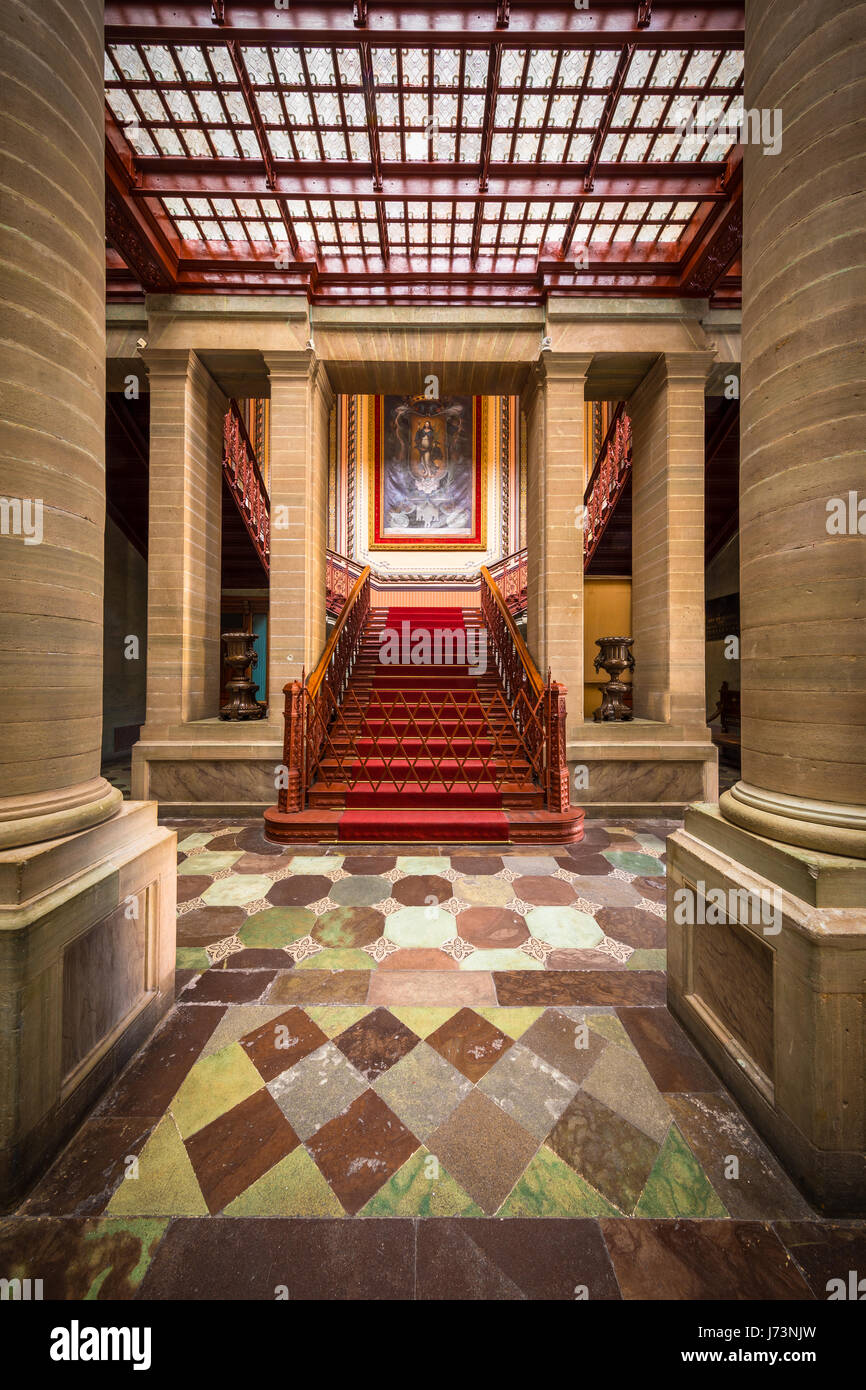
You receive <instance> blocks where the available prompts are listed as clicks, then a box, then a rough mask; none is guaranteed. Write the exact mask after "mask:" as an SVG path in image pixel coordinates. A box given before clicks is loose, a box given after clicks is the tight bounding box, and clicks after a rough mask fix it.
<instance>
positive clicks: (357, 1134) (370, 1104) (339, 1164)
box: [307, 1090, 418, 1216]
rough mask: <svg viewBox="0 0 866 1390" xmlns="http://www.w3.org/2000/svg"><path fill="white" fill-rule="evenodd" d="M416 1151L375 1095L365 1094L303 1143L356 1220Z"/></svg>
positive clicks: (406, 1132) (410, 1136)
mask: <svg viewBox="0 0 866 1390" xmlns="http://www.w3.org/2000/svg"><path fill="white" fill-rule="evenodd" d="M417 1148H418V1140H417V1138H416V1137H415V1135H414V1134H412V1132H411V1131H410V1130H408V1129H407V1128H406V1126H405V1125H404V1124H403V1123H402V1121H401V1120H398V1118H397V1116H396V1115H395V1114H394V1112H393V1111H392V1110H390V1109H389V1108H388V1106H387V1105H386V1104H385V1102H384V1101H383V1100H382V1099H381V1097H380V1096H378V1095H376V1093H375V1091H366V1090H365V1091H364V1093H363V1095H361V1096H359V1097H358V1098H357V1100H355V1101H353V1102H352V1104H351V1105H349V1106H348V1107H347V1108H346V1109H345V1110H343V1111H342V1113H341V1114H338V1115H336V1116H335V1118H334V1119H332V1120H330V1121H329V1122H328V1123H327V1124H325V1125H323V1126H322V1128H321V1129H319V1130H318V1131H317V1133H315V1134H314V1135H313V1136H312V1138H310V1139H308V1140H307V1149H308V1150H309V1152H310V1153H311V1154H312V1156H313V1158H314V1159H315V1161H316V1164H317V1165H318V1167H319V1169H320V1171H321V1172H322V1173H323V1174H324V1176H325V1177H326V1178H327V1180H328V1182H329V1183H330V1185H331V1187H332V1188H333V1190H334V1192H335V1193H336V1194H337V1197H338V1198H339V1200H340V1202H341V1203H342V1205H343V1206H344V1207H345V1209H346V1211H347V1212H349V1214H350V1215H352V1216H354V1215H355V1214H356V1213H357V1212H359V1211H360V1210H361V1208H362V1207H363V1206H365V1205H366V1204H367V1202H369V1200H370V1198H371V1197H372V1196H373V1194H374V1193H375V1192H378V1191H379V1189H380V1188H381V1187H383V1186H384V1184H385V1183H386V1182H387V1181H388V1180H389V1178H391V1177H393V1175H394V1174H395V1173H396V1172H397V1170H398V1169H399V1168H401V1167H402V1165H403V1164H404V1163H405V1162H406V1159H407V1158H409V1156H410V1154H413V1153H414V1152H415V1150H416V1149H417Z"/></svg>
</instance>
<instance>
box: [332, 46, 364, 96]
mask: <svg viewBox="0 0 866 1390" xmlns="http://www.w3.org/2000/svg"><path fill="white" fill-rule="evenodd" d="M337 71H338V73H339V76H340V81H341V82H342V83H343V84H344V85H349V86H352V87H354V86H358V85H360V82H361V56H360V54H359V52H358V50H357V48H338V49H337Z"/></svg>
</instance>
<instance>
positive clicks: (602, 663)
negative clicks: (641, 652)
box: [593, 637, 634, 722]
mask: <svg viewBox="0 0 866 1390" xmlns="http://www.w3.org/2000/svg"><path fill="white" fill-rule="evenodd" d="M633 642H634V638H633V637H597V638H596V642H595V645H596V646H597V647H599V648H600V651H599V653H598V656H597V657H596V658H595V660H594V662H593V665H594V667H595V669H596V671H600V670H602V669H604V670H605V671H607V673H608V675H609V676H610V680H609V681H608V683H607V685H606V686H604V688H603V689H602V693H601V704H600V705H599V707H598V709H597V710H596V711H595V713H594V714H593V719H596V720H598V721H601V720H604V721H605V722H607V721H608V720H610V721H613V720H618V721H622V722H624V721H626V720H629V719H633V718H634V715H633V714H632V711H631V710H630V709H629V708H628V706H627V705H626V703H625V696H626V694H627V692H628V684H627V682H626V681H624V680H621V679H620V677H621V676H622V673H623V671H633V670H634V657H633V656H632V654H631V652H630V651H629V648H630V647H631V645H632V643H633Z"/></svg>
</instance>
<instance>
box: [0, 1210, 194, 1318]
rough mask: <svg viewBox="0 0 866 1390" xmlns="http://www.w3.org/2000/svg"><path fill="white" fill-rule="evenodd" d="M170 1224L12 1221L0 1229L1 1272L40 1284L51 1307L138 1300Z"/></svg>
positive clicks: (64, 1220) (113, 1221)
mask: <svg viewBox="0 0 866 1390" xmlns="http://www.w3.org/2000/svg"><path fill="white" fill-rule="evenodd" d="M167 1226H168V1221H167V1220H155V1219H151V1220H149V1221H125V1220H123V1219H116V1220H115V1219H112V1218H105V1219H102V1220H98V1219H94V1220H80V1219H78V1218H74V1217H73V1218H69V1217H63V1218H60V1219H55V1218H51V1217H32V1218H31V1217H23V1218H18V1217H14V1218H11V1219H10V1220H9V1221H7V1222H4V1223H3V1225H2V1226H0V1270H2V1272H3V1274H4V1276H8V1275H10V1274H11V1271H12V1270H15V1272H16V1275H17V1277H19V1278H21V1279H41V1280H42V1297H43V1299H44V1300H45V1301H46V1302H49V1301H51V1302H54V1301H64V1302H67V1301H76V1302H78V1301H80V1300H82V1299H88V1300H90V1299H98V1300H110V1301H114V1300H116V1299H117V1300H120V1299H124V1300H126V1299H131V1298H135V1297H136V1295H137V1293H138V1291H139V1288H140V1285H141V1281H142V1277H143V1275H144V1274H145V1271H146V1270H147V1267H148V1265H149V1263H150V1261H151V1259H152V1257H153V1254H154V1252H155V1251H156V1250H157V1249H158V1247H159V1242H160V1240H161V1239H162V1237H163V1235H164V1233H165V1230H166V1227H167Z"/></svg>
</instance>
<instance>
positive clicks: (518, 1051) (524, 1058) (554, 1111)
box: [478, 1043, 577, 1139]
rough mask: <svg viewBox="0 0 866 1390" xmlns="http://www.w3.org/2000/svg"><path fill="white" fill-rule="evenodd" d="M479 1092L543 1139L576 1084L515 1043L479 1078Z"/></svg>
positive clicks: (575, 1087) (569, 1097)
mask: <svg viewBox="0 0 866 1390" xmlns="http://www.w3.org/2000/svg"><path fill="white" fill-rule="evenodd" d="M478 1089H479V1091H483V1092H484V1094H485V1095H486V1096H489V1097H490V1099H491V1100H495V1101H496V1104H497V1105H498V1106H499V1107H500V1108H501V1109H502V1110H504V1111H505V1113H506V1115H510V1116H511V1118H512V1119H513V1120H516V1121H517V1123H518V1124H520V1125H522V1126H523V1128H524V1129H526V1130H528V1131H529V1133H530V1134H534V1135H535V1137H536V1139H546V1138H547V1135H548V1134H549V1133H550V1131H551V1130H552V1129H553V1126H554V1125H555V1124H556V1121H557V1120H558V1119H559V1117H560V1115H561V1114H562V1112H563V1110H564V1109H565V1107H566V1106H567V1105H568V1102H569V1101H570V1100H571V1098H572V1096H573V1095H574V1093H575V1091H576V1090H577V1082H576V1081H573V1080H572V1079H571V1078H570V1077H568V1076H563V1074H562V1072H560V1071H557V1070H556V1068H555V1067H552V1066H551V1065H550V1063H549V1062H545V1061H544V1060H543V1059H542V1058H541V1057H539V1056H537V1055H536V1053H534V1052H532V1051H530V1049H529V1048H528V1047H522V1046H521V1045H520V1043H515V1044H514V1046H513V1047H510V1048H509V1049H508V1051H507V1052H506V1054H505V1056H504V1057H503V1058H502V1059H501V1061H499V1062H497V1063H496V1066H495V1067H491V1069H490V1071H489V1072H488V1073H487V1075H486V1076H483V1077H482V1078H481V1080H480V1081H479V1083H478Z"/></svg>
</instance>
